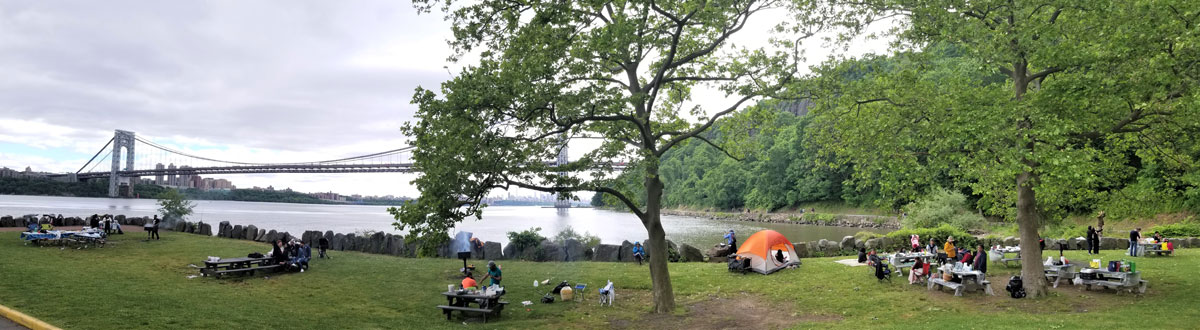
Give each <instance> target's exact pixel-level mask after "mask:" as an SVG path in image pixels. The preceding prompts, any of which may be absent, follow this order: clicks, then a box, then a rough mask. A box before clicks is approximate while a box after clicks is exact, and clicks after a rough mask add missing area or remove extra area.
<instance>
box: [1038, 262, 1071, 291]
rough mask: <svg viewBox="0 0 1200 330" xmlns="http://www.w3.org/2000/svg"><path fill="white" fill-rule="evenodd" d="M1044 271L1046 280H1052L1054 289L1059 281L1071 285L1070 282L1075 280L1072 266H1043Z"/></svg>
mask: <svg viewBox="0 0 1200 330" xmlns="http://www.w3.org/2000/svg"><path fill="white" fill-rule="evenodd" d="M1045 271H1046V279H1048V280H1054V287H1056V288H1057V287H1058V282H1059V281H1062V280H1066V281H1067V283H1071V280H1072V279H1075V265H1074V264H1063V265H1045Z"/></svg>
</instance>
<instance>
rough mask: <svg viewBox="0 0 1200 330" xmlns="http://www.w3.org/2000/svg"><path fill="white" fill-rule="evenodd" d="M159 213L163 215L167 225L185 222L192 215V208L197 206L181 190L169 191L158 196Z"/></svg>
mask: <svg viewBox="0 0 1200 330" xmlns="http://www.w3.org/2000/svg"><path fill="white" fill-rule="evenodd" d="M158 206H159V208H158V212H159V213H161V214H162V215H163V220H164V221H165V222H167V223H174V222H175V221H180V220H184V219H185V218H186V217H187V216H188V215H189V214H192V207H195V206H196V205H195V204H193V203H192V202H191V201H188V200H187V197H184V196H183V194H181V193H179V190H175V189H167V190H166V191H163V192H162V193H161V194H159V195H158Z"/></svg>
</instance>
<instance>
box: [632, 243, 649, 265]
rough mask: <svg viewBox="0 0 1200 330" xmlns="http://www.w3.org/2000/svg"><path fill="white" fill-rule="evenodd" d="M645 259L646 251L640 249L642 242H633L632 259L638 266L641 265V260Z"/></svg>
mask: <svg viewBox="0 0 1200 330" xmlns="http://www.w3.org/2000/svg"><path fill="white" fill-rule="evenodd" d="M645 258H646V249H645V248H643V247H642V242H633V259H634V260H637V263H638V266H641V265H642V259H645Z"/></svg>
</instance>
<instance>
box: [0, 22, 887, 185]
mask: <svg viewBox="0 0 1200 330" xmlns="http://www.w3.org/2000/svg"><path fill="white" fill-rule="evenodd" d="M775 21H777V19H776V20H775ZM775 21H771V20H762V21H760V22H756V23H757V24H758V25H757V26H749V27H748V28H747V29H746V31H747V32H748V33H746V32H744V33H745V35H744V36H741V38H743V39H741V40H742V41H743V43H742V44H745V43H754V42H758V41H760V40H765V38H766V34H765V31H766V30H767V28H769V27H770V26H771V25H773V24H774V23H775ZM752 22H754V21H752ZM449 36H450V31H449V24H447V23H445V22H443V21H442V17H441V14H440V13H438V12H436V11H435V13H434V14H428V15H420V16H418V15H417V14H416V12H415V10H413V9H412V7H411V3H410V2H408V1H394V0H392V1H374V0H355V1H111V0H110V1H40V0H39V1H34V0H5V1H0V63H2V65H0V77H3V79H0V166H5V167H9V168H17V169H24V168H25V167H26V166H31V167H33V168H34V169H35V170H39V171H52V172H73V171H75V170H78V169H79V167H80V166H82V165H83V164H84V163H86V162H87V160H88V158H90V157H91V156H92V155H93V154H94V153H95V152H96V151H97V150H99V149H100V147H102V146H103V145H104V143H105V142H106V141H108V139H109V138H111V137H112V135H113V130H115V129H123V130H129V131H134V132H136V133H137V134H138V135H139V136H141V137H144V138H147V139H150V140H152V141H155V142H158V143H161V144H165V145H168V146H171V147H174V148H178V149H183V150H187V151H192V152H194V153H196V154H200V155H203V156H209V157H213V158H219V159H229V160H237V161H249V162H279V161H311V160H322V159H333V158H339V157H345V156H354V155H361V154H367V153H372V152H377V151H383V150H390V149H395V148H399V147H402V146H403V145H404V140H405V139H404V137H403V136H401V135H400V133H399V131H398V128H399V126H400V125H401V123H403V122H405V121H407V120H409V119H411V118H412V114H413V113H414V111H415V107H414V106H413V105H411V104H409V100H410V98H411V96H412V92H413V89H414V88H416V87H417V86H418V85H422V86H425V87H427V88H436V87H437V86H438V84H439V83H440V82H442V81H443V80H446V79H448V78H449V77H450V73H449V72H452V71H453V72H456V71H457V68H459V67H461V66H460V65H456V64H450V63H447V62H446V61H445V58H446V57H447V56H448V55H450V50H449V48H448V47H447V46H446V43H445V40H446V39H447V38H449ZM735 41H736V40H735ZM876 46H877V47H876V48H880V47H882V46H879V45H876ZM810 53H811V52H810ZM817 54H820V52H817ZM445 66H449V68H448V69H447V68H445ZM137 152H138V155H139V156H143V153H146V155H145V156H146V157H145V158H146V159H150V157H152V156H154V154H152V153H150V152H148V151H146V150H145V149H143V148H142V146H139V149H138V150H137ZM139 158H143V157H139ZM107 166H108V165H107V164H105V165H103V166H101V167H100V168H101V169H103V168H107ZM225 178H227V179H229V180H231V181H233V182H234V184H236V185H238V186H239V187H250V186H254V185H258V186H267V185H274V186H276V187H291V188H293V189H296V190H300V191H336V192H340V193H345V194H352V193H360V194H370V195H386V194H393V195H409V196H415V195H416V191H415V190H414V189H412V188H411V187H409V185H408V184H407V182H408V181H409V180H411V179H412V178H413V177H412V176H411V175H405V174H328V175H315V176H314V175H298V174H280V175H236V176H225Z"/></svg>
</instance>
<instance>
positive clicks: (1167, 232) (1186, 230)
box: [1147, 221, 1200, 237]
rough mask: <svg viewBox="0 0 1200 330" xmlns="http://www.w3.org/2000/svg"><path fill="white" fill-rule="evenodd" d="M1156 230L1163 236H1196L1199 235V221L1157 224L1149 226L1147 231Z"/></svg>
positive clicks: (1152, 231)
mask: <svg viewBox="0 0 1200 330" xmlns="http://www.w3.org/2000/svg"><path fill="white" fill-rule="evenodd" d="M1154 232H1158V233H1160V234H1162V235H1163V237H1198V236H1200V222H1190V221H1189V222H1180V223H1173V224H1169V225H1158V226H1154V227H1150V231H1148V232H1147V233H1154Z"/></svg>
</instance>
